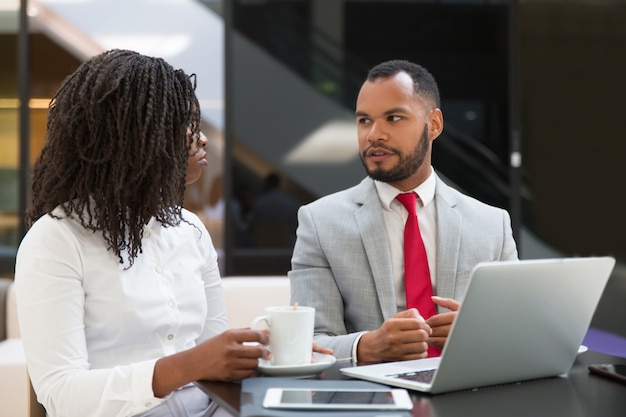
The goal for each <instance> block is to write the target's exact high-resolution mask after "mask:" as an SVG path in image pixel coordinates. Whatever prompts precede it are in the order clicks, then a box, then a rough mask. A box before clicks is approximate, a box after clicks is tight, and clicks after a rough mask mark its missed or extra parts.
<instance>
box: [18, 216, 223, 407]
mask: <svg viewBox="0 0 626 417" xmlns="http://www.w3.org/2000/svg"><path fill="white" fill-rule="evenodd" d="M55 213H57V214H61V213H62V212H61V211H60V209H58V208H57V210H56V211H55ZM183 218H184V219H186V220H187V221H188V222H189V223H191V224H189V223H185V222H181V224H180V225H179V226H176V227H163V226H162V225H161V224H160V223H159V222H157V221H155V220H154V219H152V220H151V221H150V222H149V223H148V225H146V226H145V229H144V237H143V240H142V253H140V254H139V256H138V257H137V258H136V259H135V261H134V264H133V266H132V267H130V268H128V262H126V263H125V264H120V263H119V260H118V258H117V257H116V256H115V255H114V254H113V253H112V252H111V251H108V250H107V248H106V242H105V240H104V238H103V237H102V234H101V233H100V232H93V231H91V230H87V229H85V228H84V227H82V226H81V225H80V223H79V222H78V221H76V220H75V219H68V218H64V219H62V220H58V219H55V218H52V217H50V216H48V215H45V216H43V217H42V218H41V219H39V220H38V221H37V222H36V223H35V224H34V225H33V226H32V228H31V229H30V230H29V232H28V233H27V234H26V236H25V237H24V239H23V241H22V242H21V244H20V247H19V250H18V254H17V261H16V269H15V286H16V295H17V305H18V317H19V322H20V330H21V334H22V339H23V343H24V350H25V353H26V360H27V364H28V371H29V374H30V377H31V380H32V382H33V386H34V388H35V391H36V393H37V397H38V400H39V401H40V402H41V403H42V404H43V405H44V407H45V408H46V410H47V412H48V414H49V415H50V416H51V417H52V416H63V417H72V416H77V417H86V416H102V417H116V416H132V415H135V414H138V413H141V412H144V411H146V410H148V409H151V408H152V407H154V406H156V405H158V404H160V403H161V402H163V401H164V399H161V398H156V397H155V396H154V394H153V392H152V376H153V372H154V365H155V362H156V360H157V359H158V358H161V357H163V356H166V355H170V354H173V353H176V352H180V351H183V350H186V349H188V348H191V347H193V346H195V345H196V343H197V342H199V341H202V340H206V339H208V338H210V337H212V336H214V335H216V334H219V333H221V332H223V331H224V330H226V329H227V328H228V324H227V320H226V313H225V306H224V299H223V292H222V287H221V281H220V276H219V271H218V265H217V254H216V252H215V249H214V247H213V244H212V242H211V238H210V236H209V233H208V232H207V230H206V228H205V227H204V225H203V224H202V222H201V221H200V220H199V219H198V218H197V217H196V216H195V215H194V214H193V213H191V212H189V211H186V210H183Z"/></svg>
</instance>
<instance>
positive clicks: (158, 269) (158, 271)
mask: <svg viewBox="0 0 626 417" xmlns="http://www.w3.org/2000/svg"><path fill="white" fill-rule="evenodd" d="M154 270H155V271H157V273H159V274H160V273H161V272H162V271H163V268H161V267H160V266H157V267H156V268H154Z"/></svg>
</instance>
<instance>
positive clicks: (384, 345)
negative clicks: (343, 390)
mask: <svg viewBox="0 0 626 417" xmlns="http://www.w3.org/2000/svg"><path fill="white" fill-rule="evenodd" d="M431 332H432V330H431V328H430V326H429V325H427V324H426V323H425V322H424V319H423V318H422V316H420V315H419V313H418V312H417V310H416V309H414V308H411V309H409V310H405V311H401V312H399V313H397V314H395V315H394V316H393V317H392V318H390V319H388V320H386V321H385V322H384V323H383V324H382V325H381V326H380V327H379V328H378V329H376V330H373V331H371V332H367V333H365V334H363V336H361V339H360V340H359V344H358V346H357V362H359V363H378V362H389V361H400V360H411V359H421V358H425V357H426V355H427V348H428V345H427V343H426V341H427V340H428V338H429V336H430V334H431Z"/></svg>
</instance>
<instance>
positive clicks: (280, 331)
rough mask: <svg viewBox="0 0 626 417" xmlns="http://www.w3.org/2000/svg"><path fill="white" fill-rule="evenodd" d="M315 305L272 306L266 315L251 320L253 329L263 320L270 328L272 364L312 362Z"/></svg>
mask: <svg viewBox="0 0 626 417" xmlns="http://www.w3.org/2000/svg"><path fill="white" fill-rule="evenodd" d="M314 321H315V309H314V308H313V307H302V306H297V307H295V308H294V307H293V306H273V307H266V308H265V315H263V316H259V317H257V318H255V319H254V320H253V321H252V324H251V325H250V327H251V328H252V329H256V328H257V326H258V325H259V323H260V322H265V323H266V325H267V327H268V329H269V332H270V335H269V336H270V347H269V349H270V351H271V352H272V365H288V366H293V365H304V364H309V363H311V354H312V351H311V347H312V344H313V324H314Z"/></svg>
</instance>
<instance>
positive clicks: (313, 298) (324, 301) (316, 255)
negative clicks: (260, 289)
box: [289, 206, 359, 358]
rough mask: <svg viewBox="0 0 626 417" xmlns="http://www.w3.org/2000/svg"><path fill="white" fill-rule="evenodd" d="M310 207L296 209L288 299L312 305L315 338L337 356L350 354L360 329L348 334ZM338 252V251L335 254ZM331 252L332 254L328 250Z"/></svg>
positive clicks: (323, 247) (340, 299)
mask: <svg viewBox="0 0 626 417" xmlns="http://www.w3.org/2000/svg"><path fill="white" fill-rule="evenodd" d="M324 241H325V239H323V238H320V236H319V234H318V229H317V228H316V224H315V219H314V217H313V215H312V212H311V210H310V209H309V208H308V207H307V206H303V207H301V208H300V210H299V211H298V229H297V240H296V244H295V247H294V252H293V257H292V261H291V264H292V265H291V266H292V268H291V271H290V272H289V278H290V280H291V303H292V304H293V303H295V302H297V303H298V304H299V305H302V306H309V307H314V308H315V341H316V342H317V343H318V345H320V346H324V347H329V348H331V349H333V351H334V354H335V356H336V357H338V358H345V357H350V356H351V354H352V344H353V343H354V340H355V339H356V337H357V336H358V334H359V333H352V334H348V332H347V330H346V326H345V324H344V319H345V317H344V303H343V299H342V296H341V293H340V291H339V288H338V287H337V283H336V281H335V277H334V275H333V272H332V270H331V267H330V263H329V260H328V257H327V254H326V253H325V249H327V248H326V247H325V245H324V243H322V242H324ZM335 255H338V254H335ZM329 256H332V254H329Z"/></svg>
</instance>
